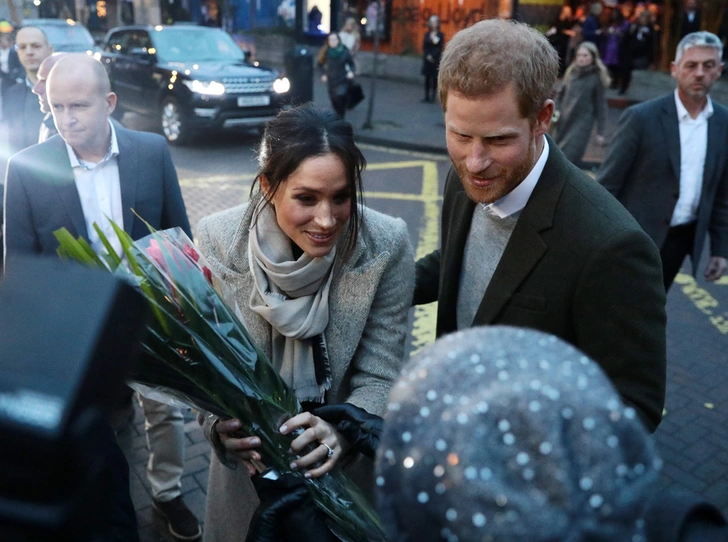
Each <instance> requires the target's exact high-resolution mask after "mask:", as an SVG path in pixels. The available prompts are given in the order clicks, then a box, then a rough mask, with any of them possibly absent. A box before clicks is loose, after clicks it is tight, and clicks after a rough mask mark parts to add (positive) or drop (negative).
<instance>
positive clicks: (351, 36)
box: [339, 17, 361, 61]
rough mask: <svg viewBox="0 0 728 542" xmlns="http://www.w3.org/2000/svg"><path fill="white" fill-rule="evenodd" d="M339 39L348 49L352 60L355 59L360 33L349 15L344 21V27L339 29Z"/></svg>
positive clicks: (359, 44)
mask: <svg viewBox="0 0 728 542" xmlns="http://www.w3.org/2000/svg"><path fill="white" fill-rule="evenodd" d="M339 39H340V40H341V43H343V44H344V46H345V47H346V48H347V49H349V54H350V55H351V58H352V60H354V61H356V55H357V53H359V48H360V47H361V34H359V27H358V26H357V24H356V19H354V17H349V18H348V19H346V22H345V23H344V28H342V29H341V30H340V31H339Z"/></svg>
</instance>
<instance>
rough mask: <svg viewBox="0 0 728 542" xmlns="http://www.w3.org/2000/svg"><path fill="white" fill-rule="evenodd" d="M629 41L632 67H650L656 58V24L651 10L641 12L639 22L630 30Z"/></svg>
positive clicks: (641, 68)
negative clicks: (653, 21)
mask: <svg viewBox="0 0 728 542" xmlns="http://www.w3.org/2000/svg"><path fill="white" fill-rule="evenodd" d="M628 43H629V48H630V57H631V60H632V69H635V70H646V69H648V68H649V67H650V65H651V64H652V61H653V59H654V55H655V44H656V42H655V26H654V25H653V24H652V14H651V13H650V12H649V11H647V10H644V11H642V12H640V14H639V16H638V17H637V22H635V23H634V24H633V25H632V26H631V28H630V30H629V42H628ZM630 79H631V77H630Z"/></svg>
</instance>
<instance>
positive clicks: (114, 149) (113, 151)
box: [66, 119, 119, 169]
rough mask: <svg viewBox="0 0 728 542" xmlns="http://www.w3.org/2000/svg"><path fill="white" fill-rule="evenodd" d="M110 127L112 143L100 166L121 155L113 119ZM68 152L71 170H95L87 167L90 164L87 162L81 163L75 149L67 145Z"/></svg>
mask: <svg viewBox="0 0 728 542" xmlns="http://www.w3.org/2000/svg"><path fill="white" fill-rule="evenodd" d="M109 126H110V127H111V141H109V152H107V153H106V156H104V158H103V160H101V162H99V164H101V163H102V162H106V161H107V160H109V159H110V158H113V157H115V156H118V155H119V143H118V141H117V140H116V130H114V123H113V122H111V119H109ZM66 150H67V151H68V158H69V159H70V160H71V168H75V167H80V168H82V169H93V168H89V167H88V166H87V165H85V164H87V163H88V162H86V161H85V160H84V161H83V162H84V163H83V164H82V163H81V161H80V160H79V158H78V155H77V154H76V151H74V150H73V147H71V146H70V145H69V144H68V143H66Z"/></svg>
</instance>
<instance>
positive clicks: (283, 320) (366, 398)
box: [197, 105, 414, 542]
mask: <svg viewBox="0 0 728 542" xmlns="http://www.w3.org/2000/svg"><path fill="white" fill-rule="evenodd" d="M259 165H260V171H259V174H258V176H257V177H256V181H257V182H256V184H255V190H254V192H253V193H252V195H251V199H250V203H246V204H243V205H240V206H237V207H233V208H231V209H228V210H226V211H222V212H220V213H217V214H214V215H212V216H209V217H206V218H204V219H203V220H202V221H201V222H200V226H199V228H198V232H199V233H198V236H197V240H198V244H199V247H200V250H201V251H202V252H203V253H204V254H205V255H206V256H207V258H208V262H209V264H210V267H211V268H212V270H213V271H214V272H215V273H216V274H217V275H218V276H220V277H223V280H224V281H225V282H226V283H227V285H228V286H229V287H230V288H231V289H232V291H233V292H234V296H235V302H236V304H237V306H239V307H240V310H241V311H242V316H243V320H244V321H245V322H246V325H247V328H248V331H249V332H250V334H251V338H252V340H253V342H254V343H255V346H256V347H257V348H258V349H259V350H260V351H261V352H263V353H264V354H265V355H266V356H267V357H268V359H270V360H271V362H272V363H273V364H274V366H275V367H276V369H277V370H278V372H279V373H280V376H281V378H282V379H283V381H284V382H286V384H287V385H288V386H289V387H290V388H291V389H292V390H293V392H294V393H295V395H296V397H297V398H298V400H299V402H300V403H301V405H302V406H303V408H304V411H305V412H304V413H302V414H299V415H298V416H295V417H294V418H292V419H291V420H288V421H286V420H280V423H281V424H282V425H283V426H284V427H285V428H286V429H285V430H284V431H283V434H286V435H291V434H293V435H294V436H295V435H296V429H297V428H299V427H300V428H303V429H305V431H304V432H303V433H302V434H301V435H298V436H297V437H296V438H295V440H294V439H293V437H292V444H291V447H292V450H293V453H294V454H300V457H298V455H297V456H296V458H293V459H294V462H293V466H292V469H293V470H296V469H298V472H299V473H301V474H300V475H299V479H300V476H303V474H304V473H305V474H306V475H308V476H310V477H313V478H318V477H320V476H324V475H325V474H326V473H327V472H329V471H330V470H331V469H332V468H333V467H334V465H335V464H337V463H338V464H339V465H341V464H342V462H343V461H344V460H347V461H348V460H350V459H351V460H352V461H351V462H350V464H349V468H350V471H349V472H350V473H352V474H354V475H357V477H358V479H359V480H360V481H362V483H363V484H364V486H363V487H367V486H368V485H369V484H371V483H372V482H373V465H372V463H371V462H366V461H365V462H362V461H361V460H360V459H357V458H356V456H355V455H354V454H352V455H354V457H352V455H349V454H348V451H349V444H348V443H347V441H346V439H345V438H344V437H342V435H341V434H340V433H339V432H338V431H337V429H336V427H335V426H333V425H332V424H329V423H328V422H326V421H324V420H323V419H321V418H319V417H318V416H316V415H314V414H311V413H310V411H311V410H313V409H314V408H316V407H320V406H322V405H323V404H341V403H350V404H352V405H356V406H359V407H361V408H363V409H365V410H366V411H368V412H370V413H372V414H376V415H381V414H382V413H383V412H384V407H385V404H386V399H387V394H388V393H389V388H390V386H391V383H392V382H393V381H394V379H395V378H396V376H397V374H398V373H399V369H400V367H401V363H402V357H403V355H404V343H405V338H406V334H407V313H408V311H407V308H408V306H409V304H410V301H411V299H412V289H413V287H414V254H413V252H412V247H411V246H410V242H409V236H408V233H407V226H406V224H405V223H404V221H403V220H401V219H399V218H393V217H390V216H386V215H383V214H380V213H377V212H375V211H372V210H371V209H368V208H367V207H365V206H364V205H361V203H360V202H361V197H362V195H361V172H362V170H363V168H364V166H365V161H364V156H363V155H362V153H361V151H360V150H359V149H358V148H357V146H356V144H355V143H354V134H353V130H352V127H351V124H349V123H348V122H345V121H344V120H343V119H341V118H339V117H337V116H336V115H335V114H334V113H333V112H332V111H327V110H323V109H318V108H315V107H313V106H310V105H308V106H302V107H298V108H294V109H291V110H288V111H283V112H281V113H279V114H278V116H277V117H276V118H275V119H273V120H271V121H270V122H269V123H268V125H267V126H266V130H265V133H264V135H263V140H262V141H261V145H260V154H259ZM203 423H204V432H205V435H206V436H207V438H208V439H210V441H211V442H212V444H213V446H214V451H215V453H214V454H213V456H212V457H211V460H210V481H209V489H208V492H207V512H206V520H205V530H206V535H205V536H206V540H207V541H208V542H213V541H214V542H233V541H235V542H238V541H242V540H244V539H245V537H246V533H247V530H248V524H249V523H250V520H251V516H252V515H253V512H254V511H255V509H256V507H257V506H258V498H257V496H256V491H255V489H254V486H253V483H252V482H251V477H253V476H255V475H256V472H257V471H256V469H255V468H254V466H253V464H252V463H251V460H252V461H260V460H261V455H260V439H259V438H258V436H256V435H249V436H247V437H245V438H241V437H240V436H239V435H238V434H237V433H236V430H237V429H239V424H238V422H237V420H224V419H219V418H217V417H216V416H212V415H210V416H208V417H207V418H205V419H204V422H203ZM309 443H310V444H311V447H310V450H311V451H310V452H309V451H306V452H303V450H304V449H306V448H307V446H308V445H309ZM319 461H322V463H318V462H319ZM314 463H316V465H314ZM352 471H353V472H352ZM269 540H271V541H273V540H275V541H276V542H299V541H300V537H299V536H297V533H296V534H294V536H291V537H287V538H283V539H282V538H279V537H275V538H271V539H269ZM320 540H321V539H320Z"/></svg>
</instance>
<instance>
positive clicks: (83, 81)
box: [4, 54, 201, 540]
mask: <svg viewBox="0 0 728 542" xmlns="http://www.w3.org/2000/svg"><path fill="white" fill-rule="evenodd" d="M47 93H48V101H49V103H50V105H51V110H52V112H53V117H54V121H55V125H56V126H57V128H58V131H59V134H58V135H56V136H53V137H51V138H50V139H49V140H47V141H46V142H44V143H41V144H38V145H35V146H33V147H30V148H28V149H25V150H24V151H21V152H20V153H18V154H16V155H14V156H12V157H11V158H10V160H9V162H8V167H7V175H6V182H5V209H6V219H5V225H4V231H5V254H6V256H7V255H10V254H13V253H22V252H25V253H36V254H41V255H48V256H55V253H56V248H57V247H58V242H57V241H56V239H55V237H54V235H53V232H54V231H55V230H57V229H59V228H62V227H65V228H67V229H68V230H69V232H70V233H71V234H72V235H74V236H79V235H80V236H83V237H85V238H86V239H87V240H88V241H89V244H90V245H91V247H92V248H93V249H94V250H96V251H97V252H102V251H105V250H106V249H105V248H104V246H103V244H102V243H101V241H100V239H99V236H98V234H97V233H96V231H95V229H94V228H93V224H94V223H96V224H98V225H99V227H100V228H101V229H102V230H103V231H104V233H106V234H107V237H108V238H109V240H110V241H111V242H112V245H114V246H113V248H114V249H115V250H116V251H117V252H119V253H121V247H120V245H119V244H118V240H117V238H116V236H115V235H114V234H113V230H112V228H111V225H110V223H109V221H108V220H107V217H108V218H111V219H112V220H114V221H115V222H116V223H117V224H118V225H120V226H121V227H123V228H124V230H125V231H126V232H127V233H129V234H130V235H131V236H132V237H133V238H134V239H139V238H140V237H143V236H145V235H147V234H148V233H149V232H148V229H147V226H146V225H145V224H144V222H143V221H142V220H145V221H146V222H148V223H149V224H150V225H151V226H152V227H154V228H157V229H164V228H171V227H176V226H177V227H181V228H182V229H183V230H184V231H185V232H186V233H187V234H188V235H189V234H190V227H189V222H188V220H187V214H186V211H185V205H184V202H183V200H182V193H181V191H180V187H179V183H178V181H177V174H176V172H175V170H174V166H173V164H172V158H171V156H170V154H169V149H168V148H167V145H166V142H165V141H164V138H162V137H161V136H159V135H157V134H149V133H142V132H133V131H130V130H126V129H124V128H122V127H121V126H119V125H117V124H113V123H112V122H111V121H110V120H109V116H110V115H111V113H112V112H113V110H114V107H115V105H116V95H115V94H114V93H113V92H111V91H110V84H109V78H108V75H107V74H106V70H105V69H104V67H103V66H102V65H101V63H100V62H98V61H97V60H95V59H93V58H92V57H90V56H88V55H85V54H69V55H68V56H65V57H63V58H62V59H61V60H59V61H58V62H57V64H56V65H55V66H54V67H53V69H52V70H51V72H50V74H49V76H48V80H47ZM36 107H37V102H36ZM37 129H38V128H37V127H36V132H37ZM137 215H138V216H137ZM140 217H141V218H140ZM143 406H144V411H145V415H146V418H147V424H146V431H147V441H148V445H149V449H150V460H149V465H148V470H147V474H148V478H149V481H150V484H151V489H152V496H153V507H154V509H155V511H157V512H158V513H160V514H161V515H162V516H163V517H164V518H165V520H166V521H167V524H168V527H169V530H170V532H171V533H172V534H173V535H174V536H176V537H178V538H181V539H183V540H195V539H197V538H199V537H200V536H201V530H200V527H199V523H198V522H197V519H196V518H195V517H194V515H193V514H192V512H190V510H189V509H188V508H187V506H186V505H185V503H184V501H183V499H182V496H181V482H180V479H181V476H182V470H183V463H184V438H185V436H184V419H183V417H182V414H181V412H180V410H179V409H178V408H176V407H171V406H169V405H166V404H163V403H157V402H156V401H150V400H148V399H144V401H143Z"/></svg>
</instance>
